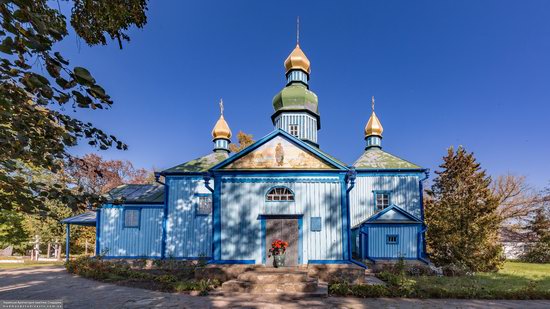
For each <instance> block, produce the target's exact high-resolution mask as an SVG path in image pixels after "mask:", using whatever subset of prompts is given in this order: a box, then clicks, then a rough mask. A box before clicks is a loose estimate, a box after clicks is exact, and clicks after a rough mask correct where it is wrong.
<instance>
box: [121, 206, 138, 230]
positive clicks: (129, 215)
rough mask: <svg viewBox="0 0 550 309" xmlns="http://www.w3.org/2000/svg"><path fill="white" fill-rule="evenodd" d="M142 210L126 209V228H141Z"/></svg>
mask: <svg viewBox="0 0 550 309" xmlns="http://www.w3.org/2000/svg"><path fill="white" fill-rule="evenodd" d="M140 216H141V209H139V208H137V209H124V227H134V228H139V220H140Z"/></svg>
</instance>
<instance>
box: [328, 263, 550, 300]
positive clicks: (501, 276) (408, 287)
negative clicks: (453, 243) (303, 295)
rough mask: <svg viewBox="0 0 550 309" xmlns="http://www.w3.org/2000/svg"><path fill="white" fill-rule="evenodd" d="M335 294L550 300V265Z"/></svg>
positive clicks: (338, 289)
mask: <svg viewBox="0 0 550 309" xmlns="http://www.w3.org/2000/svg"><path fill="white" fill-rule="evenodd" d="M329 290H331V293H332V294H334V295H341V296H344V295H355V296H359V297H380V296H386V297H414V298H472V299H550V264H531V263H521V262H512V261H508V262H506V263H505V264H504V267H503V268H502V269H501V270H500V271H499V272H496V273H478V274H475V275H473V276H463V277H437V276H420V277H406V279H405V280H404V282H403V283H402V284H397V285H391V284H390V285H388V286H387V287H376V288H375V287H372V286H366V285H348V284H345V283H336V284H333V285H332V286H330V287H329Z"/></svg>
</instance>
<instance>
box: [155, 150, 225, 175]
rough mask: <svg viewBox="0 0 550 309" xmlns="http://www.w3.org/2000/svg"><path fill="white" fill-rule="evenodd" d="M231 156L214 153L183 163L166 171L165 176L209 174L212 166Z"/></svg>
mask: <svg viewBox="0 0 550 309" xmlns="http://www.w3.org/2000/svg"><path fill="white" fill-rule="evenodd" d="M228 157H229V155H228V154H227V153H218V152H213V153H211V154H208V155H206V156H203V157H200V158H197V159H194V160H191V161H188V162H185V163H182V164H180V165H177V166H174V167H172V168H169V169H167V170H164V171H163V173H164V174H173V173H201V172H207V171H208V170H209V169H210V168H211V167H212V166H214V165H216V164H218V163H220V162H221V161H223V160H225V159H227V158H228Z"/></svg>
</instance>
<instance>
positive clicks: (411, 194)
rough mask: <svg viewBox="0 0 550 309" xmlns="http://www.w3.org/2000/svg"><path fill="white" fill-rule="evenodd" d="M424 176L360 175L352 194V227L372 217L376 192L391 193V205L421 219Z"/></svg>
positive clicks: (374, 210)
mask: <svg viewBox="0 0 550 309" xmlns="http://www.w3.org/2000/svg"><path fill="white" fill-rule="evenodd" d="M422 176H423V175H422V174H401V175H400V174H396V175H377V174H373V175H368V174H358V175H357V180H356V183H355V188H354V189H353V190H352V191H351V193H350V217H351V226H355V225H357V224H359V223H361V222H362V221H364V220H366V219H368V218H369V217H371V216H372V215H373V214H374V213H375V212H376V209H375V203H374V191H390V204H395V205H397V206H399V207H401V208H402V209H404V210H406V211H407V212H409V213H411V214H412V215H414V216H416V217H418V218H420V187H419V180H420V179H421V177H422Z"/></svg>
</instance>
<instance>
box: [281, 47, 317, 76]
mask: <svg viewBox="0 0 550 309" xmlns="http://www.w3.org/2000/svg"><path fill="white" fill-rule="evenodd" d="M310 65H311V64H310V62H309V59H307V57H306V54H304V52H303V51H302V49H301V48H300V44H296V48H294V50H293V51H292V52H291V53H290V55H288V58H286V60H285V68H286V73H288V72H289V71H290V70H303V71H305V72H307V74H309V73H310Z"/></svg>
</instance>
